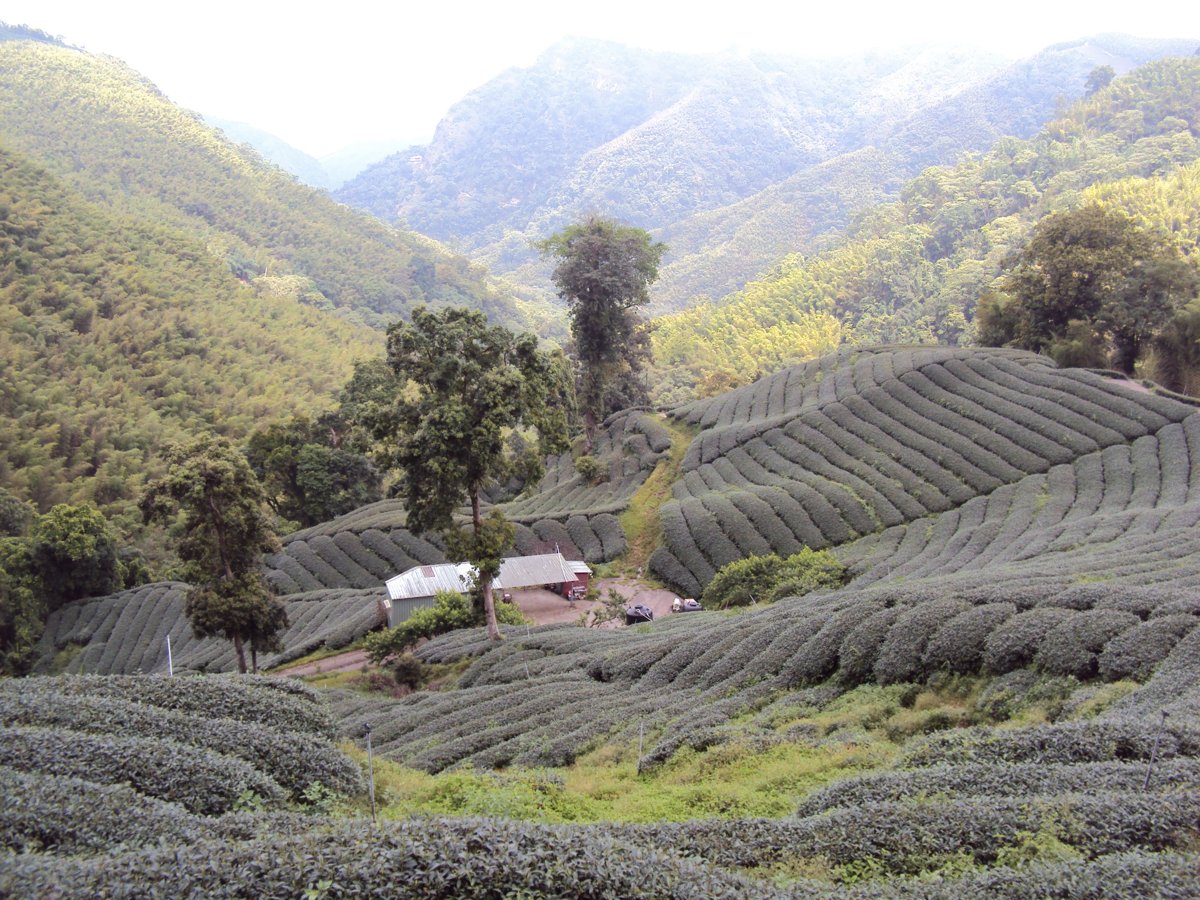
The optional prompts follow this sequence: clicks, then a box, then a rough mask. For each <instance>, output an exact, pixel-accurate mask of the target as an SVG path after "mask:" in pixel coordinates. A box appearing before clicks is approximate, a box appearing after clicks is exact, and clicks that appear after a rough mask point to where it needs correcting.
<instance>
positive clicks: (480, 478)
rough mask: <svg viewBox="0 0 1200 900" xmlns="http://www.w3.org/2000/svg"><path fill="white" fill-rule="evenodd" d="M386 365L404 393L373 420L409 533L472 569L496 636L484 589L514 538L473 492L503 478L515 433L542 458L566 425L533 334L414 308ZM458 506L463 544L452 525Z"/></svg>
mask: <svg viewBox="0 0 1200 900" xmlns="http://www.w3.org/2000/svg"><path fill="white" fill-rule="evenodd" d="M388 364H389V365H390V367H391V368H392V370H393V371H394V372H395V374H396V375H397V376H398V377H399V379H400V383H401V384H406V387H405V388H404V390H402V391H401V392H400V394H399V395H398V397H397V398H396V401H395V405H394V407H393V411H394V414H392V415H381V416H378V417H376V418H375V419H374V421H375V423H376V428H377V436H378V437H379V438H381V439H385V438H386V439H387V440H388V441H389V444H390V446H389V449H388V451H387V453H386V456H385V460H386V462H387V463H389V464H390V465H392V466H394V467H396V468H398V469H400V470H401V472H402V473H403V483H402V491H403V496H404V499H405V506H406V509H407V512H408V520H407V522H408V527H409V528H410V529H411V530H413V531H415V532H423V531H442V532H444V533H446V534H447V538H448V541H447V542H448V544H449V545H450V546H451V548H452V549H455V550H458V551H459V552H461V553H463V554H464V555H466V557H467V559H469V560H470V561H471V562H472V563H473V564H474V565H475V567H476V575H477V587H478V589H479V591H480V593H481V596H482V602H483V607H484V614H485V616H486V618H487V626H488V634H489V635H490V636H491V637H493V638H499V636H500V630H499V627H498V625H497V623H496V610H495V603H494V600H493V598H492V589H491V582H492V579H493V578H494V577H495V576H496V574H497V573H498V571H499V565H500V563H499V560H500V550H501V548H500V547H499V546H498V544H505V543H508V542H511V531H508V532H506V530H505V529H506V528H508V526H507V525H506V523H504V521H503V517H502V516H500V515H499V512H498V511H496V512H494V514H493V515H492V516H489V517H488V518H487V519H485V518H484V515H483V512H482V504H481V501H480V494H481V492H482V490H483V488H484V487H485V486H486V485H487V484H488V483H489V482H490V481H492V480H493V479H495V478H496V477H497V476H498V475H500V474H502V473H503V472H504V471H505V447H506V443H507V442H506V441H505V437H506V433H508V432H509V431H511V430H512V429H517V428H528V429H532V430H533V431H535V432H536V434H537V439H538V445H539V450H540V458H545V455H546V454H548V453H553V452H561V451H562V450H563V449H564V448H565V445H566V429H565V421H564V419H563V417H562V415H561V411H560V409H559V408H558V407H556V406H555V404H554V403H552V402H551V396H550V392H551V386H552V384H553V381H554V379H553V377H552V365H551V362H550V360H549V359H548V358H547V356H546V355H545V354H543V353H541V352H540V351H539V350H538V348H537V339H536V338H535V337H534V336H533V335H531V334H521V335H514V334H513V333H512V332H510V331H508V330H507V329H506V328H503V327H500V326H492V325H488V322H487V318H486V317H485V316H484V314H483V313H481V312H478V311H476V310H467V309H446V310H442V311H440V312H431V311H429V310H427V309H425V308H424V307H418V308H417V309H416V310H414V311H413V316H412V322H411V323H406V322H397V323H396V324H394V325H392V326H391V327H390V328H389V329H388ZM464 502H466V503H468V504H469V505H470V510H471V513H470V516H471V518H470V521H471V534H470V535H469V536H468V535H464V534H462V533H461V532H460V531H459V529H458V528H457V526H456V525H455V521H454V514H455V512H456V511H457V510H458V508H459V507H460V506H461V505H462V504H463V503H464ZM506 534H507V538H506Z"/></svg>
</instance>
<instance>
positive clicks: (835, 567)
mask: <svg viewBox="0 0 1200 900" xmlns="http://www.w3.org/2000/svg"><path fill="white" fill-rule="evenodd" d="M845 578H846V567H845V566H843V565H842V564H841V562H839V561H838V559H837V557H835V556H834V555H833V554H832V553H830V552H829V551H828V550H813V549H811V548H809V547H805V548H804V549H803V550H801V551H800V552H799V553H793V554H792V555H791V556H789V557H787V558H786V559H784V558H781V557H778V556H775V555H770V556H749V557H746V558H745V559H739V560H736V561H735V562H732V563H729V564H728V565H727V566H724V567H722V568H721V569H720V570H719V571H718V572H717V574H716V575H715V576H714V577H713V579H712V581H710V582H709V583H708V586H707V587H706V588H705V589H704V604H705V606H709V607H711V608H713V609H728V608H729V607H731V606H745V605H747V604H749V603H752V602H760V603H761V602H763V601H766V600H776V599H778V598H779V597H780V596H788V597H792V596H800V595H802V594H806V593H808V592H809V591H813V590H816V589H818V588H833V587H840V586H841V585H842V584H844V583H845Z"/></svg>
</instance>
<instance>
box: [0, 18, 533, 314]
mask: <svg viewBox="0 0 1200 900" xmlns="http://www.w3.org/2000/svg"><path fill="white" fill-rule="evenodd" d="M0 88H2V90H0V140H3V142H4V143H5V144H6V145H7V146H8V147H9V148H10V149H12V150H15V151H17V152H20V153H22V154H24V155H26V156H27V157H29V158H30V159H32V160H33V161H35V162H37V163H39V164H41V165H43V166H45V167H46V168H47V169H48V170H50V171H51V172H52V173H53V174H55V175H57V176H59V177H60V178H62V179H63V181H64V182H65V183H66V184H67V185H68V186H69V187H70V188H72V189H74V190H76V191H78V192H79V193H80V194H81V195H82V196H84V197H85V198H86V199H88V200H91V201H93V202H96V203H102V204H105V205H107V206H110V207H111V208H112V209H113V210H114V211H116V212H118V213H120V214H121V215H124V216H129V217H132V218H135V219H138V220H142V221H148V222H153V223H155V224H159V225H166V226H169V227H172V228H175V229H178V230H181V231H185V232H187V233H189V234H191V235H193V236H194V237H195V238H196V239H197V240H198V241H200V242H201V244H202V245H203V246H204V248H205V249H206V251H207V252H208V253H209V254H211V255H213V256H215V257H217V258H219V259H222V260H224V261H225V262H226V263H227V264H228V265H229V266H230V268H231V269H232V270H233V271H234V272H235V273H236V274H238V275H240V276H242V277H244V278H252V277H254V276H256V275H263V274H266V275H272V276H280V275H299V276H303V277H304V278H306V279H308V280H309V281H310V282H311V286H309V287H308V289H307V290H306V291H305V292H304V296H305V301H306V302H308V303H311V304H314V305H318V306H323V307H326V308H334V309H338V310H342V311H343V312H344V313H345V314H347V315H350V316H353V317H356V318H359V319H361V320H364V321H368V322H370V323H371V324H382V323H383V322H384V321H385V320H386V319H387V318H389V317H395V316H397V315H403V314H405V313H406V312H407V311H408V310H410V309H411V308H412V306H413V305H414V304H417V303H427V304H442V303H457V304H466V305H469V306H474V307H480V308H484V309H486V310H487V311H488V312H489V313H491V314H492V315H493V316H495V317H497V318H499V319H502V320H510V321H511V320H512V319H513V317H514V316H515V315H516V314H515V313H514V311H513V309H512V307H511V304H510V303H509V301H508V300H507V299H506V298H505V297H504V296H502V295H499V294H497V293H495V292H494V290H493V289H492V288H491V287H490V285H489V284H488V282H487V279H486V277H485V276H484V275H483V274H482V273H481V272H479V271H478V270H476V269H474V268H473V267H472V266H471V265H470V264H469V263H468V262H467V261H466V260H465V259H463V258H462V257H459V256H455V255H453V254H451V253H450V252H449V251H447V250H445V249H444V248H442V247H440V246H439V245H437V244H436V243H434V242H432V241H430V240H428V239H426V238H422V237H419V236H417V235H413V234H410V233H404V232H398V231H396V230H394V229H392V228H389V227H386V226H384V225H382V224H381V223H379V222H378V221H375V220H372V219H371V218H369V217H366V216H362V215H359V214H357V213H354V212H352V211H350V210H348V209H346V208H344V207H342V206H340V205H338V204H337V203H334V202H333V201H332V200H330V199H329V197H328V196H327V195H326V194H324V193H322V192H320V191H316V190H313V189H310V188H307V187H304V186H302V185H300V184H298V183H297V182H296V181H295V179H294V178H293V177H292V176H290V175H287V174H286V173H284V172H283V171H281V170H279V169H277V168H275V167H274V166H271V165H269V164H267V163H265V162H264V161H263V160H262V158H261V157H260V156H258V154H257V153H255V152H253V151H251V150H249V149H248V148H245V147H241V146H237V145H235V144H233V143H231V142H229V141H227V140H226V139H224V138H223V137H222V136H221V135H220V134H219V133H217V132H216V131H214V130H213V129H211V128H209V127H207V126H206V125H205V124H204V123H203V122H202V121H201V120H200V119H199V118H198V117H196V116H195V115H193V114H191V113H188V112H186V111H185V110H182V109H180V108H178V107H176V106H175V105H174V104H172V103H171V102H170V101H169V100H168V99H167V98H166V97H165V96H163V95H162V94H161V93H160V92H159V91H158V90H157V89H156V88H155V87H154V86H153V85H152V84H150V83H149V82H147V81H146V80H145V79H144V78H142V77H141V76H139V75H138V74H137V73H136V72H133V71H132V70H130V69H129V68H127V67H126V66H124V65H123V64H122V63H120V62H119V61H118V60H115V59H112V58H111V57H97V56H92V55H89V54H86V53H82V52H79V51H75V50H69V49H66V48H62V47H56V46H51V45H48V44H42V43H33V42H29V41H4V42H0Z"/></svg>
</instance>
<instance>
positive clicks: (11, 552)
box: [0, 537, 47, 675]
mask: <svg viewBox="0 0 1200 900" xmlns="http://www.w3.org/2000/svg"><path fill="white" fill-rule="evenodd" d="M35 584H36V583H35V580H34V577H33V573H32V564H31V560H30V558H29V545H28V544H27V542H25V541H22V540H20V539H19V538H8V537H0V675H24V674H25V673H26V672H28V671H29V670H30V668H32V666H33V663H34V660H35V659H36V657H37V651H36V649H35V646H36V644H37V641H38V638H40V637H41V636H42V629H43V627H44V625H45V621H46V612H47V610H46V602H45V600H44V599H43V597H42V594H41V591H40V590H38V589H37V587H36V586H35Z"/></svg>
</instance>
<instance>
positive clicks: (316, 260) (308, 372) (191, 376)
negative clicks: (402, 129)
mask: <svg viewBox="0 0 1200 900" xmlns="http://www.w3.org/2000/svg"><path fill="white" fill-rule="evenodd" d="M25 36H26V35H25V34H24V32H23V31H20V30H16V31H14V32H13V34H12V35H10V37H12V38H14V39H12V40H7V41H0V82H2V83H3V90H2V91H0V196H2V198H3V202H2V209H0V217H2V218H3V222H4V231H3V237H2V240H3V245H2V246H0V291H2V292H3V298H4V303H3V305H2V306H0V314H2V315H3V316H4V326H3V328H2V329H0V346H2V347H3V350H4V356H5V359H6V360H7V361H8V362H9V365H8V366H7V367H6V368H5V370H4V374H3V376H0V378H2V384H3V387H2V388H0V398H2V401H0V408H2V410H3V416H4V427H3V428H2V429H0V478H2V480H3V483H4V485H5V486H6V487H7V488H8V489H9V490H11V491H14V492H15V493H16V494H17V495H18V496H20V497H22V498H24V499H27V500H30V501H32V502H33V503H34V504H35V505H36V506H37V508H38V509H40V510H41V511H43V512H44V511H46V510H48V509H49V508H50V507H51V506H53V505H54V504H55V503H60V502H73V503H79V502H83V501H93V502H95V503H97V504H99V505H100V507H101V508H103V509H104V510H105V511H106V513H107V514H108V515H109V516H111V517H113V518H114V519H115V520H116V521H118V522H119V524H120V528H121V529H122V530H123V531H124V532H126V533H130V532H136V531H139V530H140V525H139V524H138V522H137V516H136V512H135V511H134V510H133V508H132V502H133V498H135V497H136V495H137V494H138V492H139V490H140V485H142V484H143V483H144V481H145V479H146V478H147V477H148V474H149V473H151V472H152V471H153V468H154V463H153V462H152V459H153V457H154V455H155V453H156V451H157V450H158V449H159V448H160V447H161V446H163V445H164V444H165V443H167V442H170V441H172V440H178V439H181V438H182V437H184V436H186V435H188V434H192V433H195V432H196V431H198V430H211V431H217V432H220V433H223V434H226V435H229V436H231V437H233V438H235V439H240V438H243V437H245V436H246V435H247V434H248V433H249V431H250V430H251V429H252V428H253V427H254V426H255V425H256V424H261V423H262V422H264V420H271V419H276V420H282V419H284V418H286V417H287V416H289V415H292V414H297V413H309V414H316V413H319V412H321V411H322V410H324V409H327V408H329V407H330V406H331V405H332V403H333V400H334V397H335V396H336V394H337V392H338V391H339V390H340V388H341V387H342V385H343V384H344V383H345V382H346V380H347V379H348V378H349V376H350V372H351V365H352V363H353V361H354V360H355V359H359V358H367V357H376V356H378V355H379V354H380V352H381V351H382V346H383V341H382V334H381V333H380V332H379V331H376V330H375V328H376V327H382V326H383V325H385V324H386V323H387V322H389V321H391V320H392V319H393V318H394V317H396V316H398V315H401V314H405V313H407V311H409V310H410V309H411V308H412V307H413V306H414V305H416V304H421V303H426V304H431V305H434V306H444V305H448V304H466V305H468V306H471V307H475V308H481V309H485V310H487V311H488V312H489V314H491V315H493V316H494V317H496V318H497V319H498V320H499V321H504V322H510V323H518V322H521V323H523V322H525V321H526V314H525V312H523V311H522V310H521V309H519V308H518V307H517V306H515V305H514V303H513V301H512V300H511V299H510V298H509V297H508V296H507V295H506V294H504V293H503V292H502V291H498V290H497V289H496V288H494V287H493V285H492V283H491V282H490V280H489V278H488V277H487V276H486V275H485V274H484V273H483V272H482V271H481V270H480V269H478V268H477V267H476V266H474V265H473V264H471V263H470V262H468V261H467V260H466V259H465V258H463V257H461V256H456V255H454V254H452V253H451V252H449V251H448V250H446V249H445V248H444V247H441V246H440V245H438V244H437V243H435V242H434V241H432V240H430V239H428V238H425V237H422V236H420V235H416V234H413V233H409V232H400V231H397V230H395V229H393V228H391V227H390V226H386V225H383V224H382V223H380V222H378V221H376V220H374V219H372V218H370V217H368V216H364V215H362V214H359V213H355V212H353V211H351V210H349V209H347V208H345V207H343V206H340V205H338V204H336V203H334V202H332V201H331V200H330V199H329V198H328V197H327V196H326V195H325V194H323V193H321V192H318V191H314V190H312V189H309V188H307V187H304V186H302V185H299V184H297V183H296V181H295V180H294V179H293V178H292V177H291V176H289V175H287V174H285V173H284V172H282V171H281V170H279V169H277V168H275V167H273V166H271V165H269V164H267V163H265V162H263V161H262V159H261V158H260V157H259V156H258V155H257V154H256V153H254V152H253V151H250V150H249V149H247V148H244V147H238V146H235V145H234V144H232V143H230V142H228V141H227V140H225V139H224V138H222V137H221V135H220V134H218V133H217V132H215V131H213V130H212V129H210V128H208V127H207V126H205V125H204V124H203V123H202V122H200V121H199V120H198V119H197V118H196V117H195V116H193V115H191V114H189V113H187V112H185V111H183V110H181V109H179V108H177V107H175V106H174V105H173V104H171V103H170V102H169V101H168V100H167V99H166V98H165V97H163V96H162V94H160V93H159V92H158V91H157V90H156V89H155V88H154V87H153V86H152V85H150V84H149V83H148V82H146V81H145V80H144V79H143V78H141V77H140V76H138V75H137V74H136V73H134V72H132V71H131V70H129V69H128V68H126V67H125V66H123V65H122V64H121V63H120V62H118V61H117V60H114V59H111V58H103V57H96V56H92V55H88V54H86V53H83V52H80V51H77V50H74V49H71V48H68V47H64V46H60V45H57V44H55V43H53V42H49V41H48V40H45V39H44V40H41V41H37V42H30V41H27V40H19V39H16V38H23V37H25ZM534 321H540V318H539V317H535V318H534Z"/></svg>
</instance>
